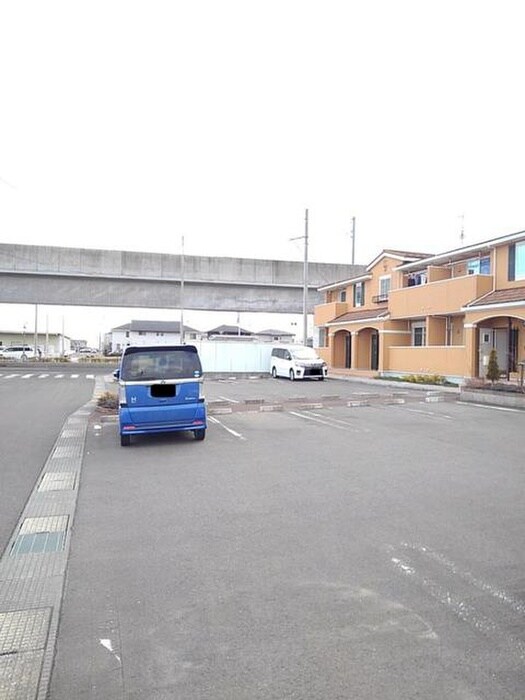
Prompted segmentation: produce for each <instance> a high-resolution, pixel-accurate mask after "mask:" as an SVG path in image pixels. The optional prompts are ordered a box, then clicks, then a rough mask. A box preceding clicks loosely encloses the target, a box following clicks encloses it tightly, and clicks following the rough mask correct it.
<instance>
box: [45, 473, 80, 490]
mask: <svg viewBox="0 0 525 700" xmlns="http://www.w3.org/2000/svg"><path fill="white" fill-rule="evenodd" d="M75 481H76V474H75V472H46V474H44V476H43V477H42V481H41V482H40V486H39V487H38V490H39V491H65V490H71V489H74V488H75Z"/></svg>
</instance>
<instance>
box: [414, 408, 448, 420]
mask: <svg viewBox="0 0 525 700" xmlns="http://www.w3.org/2000/svg"><path fill="white" fill-rule="evenodd" d="M407 411H409V412H410V413H420V414H421V415H423V416H432V418H446V419H447V420H452V416H447V415H446V414H445V413H434V411H420V410H419V409H418V408H407Z"/></svg>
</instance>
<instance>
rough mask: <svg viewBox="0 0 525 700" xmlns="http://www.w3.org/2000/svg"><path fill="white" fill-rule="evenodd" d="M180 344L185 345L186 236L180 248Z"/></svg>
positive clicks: (182, 238)
mask: <svg viewBox="0 0 525 700" xmlns="http://www.w3.org/2000/svg"><path fill="white" fill-rule="evenodd" d="M180 344H181V345H184V344H185V343H184V236H182V237H181V248H180Z"/></svg>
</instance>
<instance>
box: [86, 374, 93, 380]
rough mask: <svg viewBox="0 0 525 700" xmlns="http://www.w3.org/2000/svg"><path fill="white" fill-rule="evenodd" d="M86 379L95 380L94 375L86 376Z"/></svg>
mask: <svg viewBox="0 0 525 700" xmlns="http://www.w3.org/2000/svg"><path fill="white" fill-rule="evenodd" d="M86 379H95V375H94V374H86Z"/></svg>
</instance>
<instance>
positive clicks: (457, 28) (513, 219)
mask: <svg viewBox="0 0 525 700" xmlns="http://www.w3.org/2000/svg"><path fill="white" fill-rule="evenodd" d="M522 7H523V4H522V3H520V2H506V1H505V0H503V1H501V0H500V1H499V2H498V3H495V2H490V3H489V2H483V1H479V0H478V1H477V2H473V1H472V2H471V1H462V0H454V1H453V2H449V1H448V0H440V2H439V3H437V2H433V3H430V2H425V0H417V1H413V2H412V1H404V0H396V1H395V2H392V0H388V1H374V0H366V1H365V0H362V1H360V2H352V1H351V0H346V1H334V0H323V2H320V1H318V2H312V1H310V0H279V1H278V2H277V1H274V0H265V1H264V2H256V1H251V0H240V1H233V0H220V1H219V0H201V1H199V0H194V1H193V2H189V1H185V2H179V1H178V0H165V1H164V0H148V1H147V2H146V1H145V0H144V1H143V2H136V1H134V0H125V1H124V0H122V1H117V0H103V1H99V0H90V2H78V1H77V0H66V1H65V2H56V1H53V0H46V1H45V2H42V0H38V1H36V2H31V1H30V0H28V1H25V2H7V1H6V0H2V1H1V2H0V65H1V69H0V100H1V109H0V178H1V179H0V242H4V243H6V242H20V243H29V244H33V243H34V244H46V245H66V246H82V247H100V248H110V249H129V250H145V251H156V252H168V253H178V252H179V251H180V239H181V236H182V235H184V237H185V249H186V252H187V253H188V254H197V255H234V256H241V257H250V256H253V257H265V258H275V259H279V258H282V259H301V258H302V242H301V241H295V242H293V241H290V240H289V239H290V238H292V237H296V236H301V235H302V234H303V226H304V210H305V208H306V207H308V209H309V212H310V259H311V260H319V261H327V262H332V261H333V262H335V261H348V262H350V255H351V252H350V251H351V243H350V238H349V231H350V228H351V219H352V216H355V217H356V222H357V236H356V262H358V263H368V262H370V260H372V259H373V258H374V257H375V256H376V255H377V253H378V252H380V250H381V249H383V248H387V247H391V248H392V247H395V248H402V249H406V250H418V251H423V252H440V251H442V250H446V249H448V248H453V247H458V246H459V245H460V244H461V241H460V237H459V236H460V231H461V226H462V219H461V218H460V217H461V216H462V215H464V228H465V244H467V243H475V242H477V241H480V240H484V239H486V238H490V237H492V236H498V235H504V234H506V233H511V232H515V231H519V230H522V229H524V228H525V197H524V196H523V193H524V191H525V187H524V184H525V183H524V179H525V158H524V156H525V146H524V138H523V134H524V124H525V119H524V117H525V115H524V111H525V107H524V98H523V26H524V21H523V20H524V13H523V12H522V11H521V8H522Z"/></svg>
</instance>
